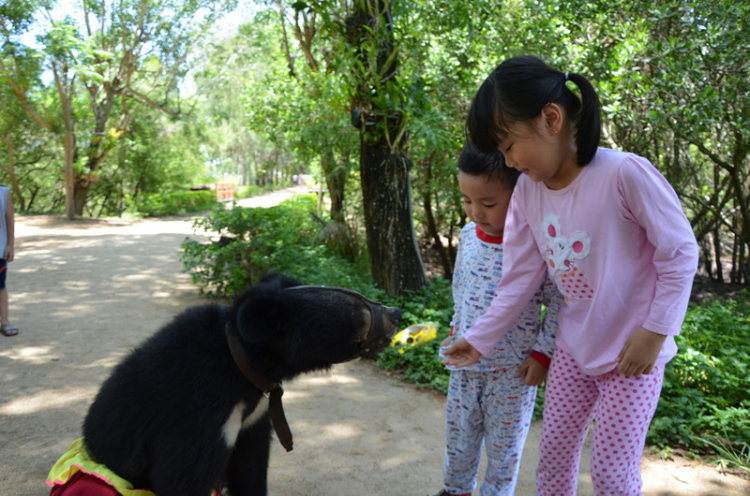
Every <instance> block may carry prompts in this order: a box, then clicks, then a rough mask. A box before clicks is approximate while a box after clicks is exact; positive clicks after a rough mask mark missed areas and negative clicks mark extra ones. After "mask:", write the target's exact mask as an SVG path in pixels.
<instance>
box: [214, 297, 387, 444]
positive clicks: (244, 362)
mask: <svg viewBox="0 0 750 496" xmlns="http://www.w3.org/2000/svg"><path fill="white" fill-rule="evenodd" d="M286 289H325V290H328V291H338V292H339V293H344V294H347V295H349V296H352V297H354V298H357V299H358V300H361V301H362V302H363V303H364V304H365V306H366V307H367V309H368V310H369V312H370V329H369V331H368V333H367V335H368V336H370V339H369V340H365V341H362V343H361V344H360V346H359V349H357V350H356V351H354V353H352V354H351V355H350V356H348V357H346V358H345V359H343V360H341V362H346V361H348V360H351V359H353V358H356V357H358V356H360V355H361V354H362V353H367V352H369V351H370V346H372V345H374V344H375V343H377V342H378V341H380V340H382V339H388V337H386V333H385V332H384V327H385V324H384V319H383V305H381V304H380V303H377V302H374V301H372V300H369V299H367V298H365V297H364V296H362V295H361V294H359V293H357V292H356V291H352V290H351V289H346V288H338V287H329V286H292V287H290V288H286ZM224 332H225V334H226V336H227V343H228V344H229V351H230V352H231V354H232V358H233V359H234V363H236V364H237V367H238V368H239V369H240V371H241V372H242V374H243V375H244V376H245V378H246V379H247V380H248V381H250V384H252V385H253V386H255V387H256V388H258V389H260V390H261V391H262V392H263V395H264V396H265V397H266V398H268V410H269V413H270V414H271V423H272V424H273V428H274V430H275V431H276V435H277V436H278V438H279V441H280V442H281V444H282V446H284V449H286V450H287V451H292V431H291V429H290V428H289V423H288V422H287V421H286V416H285V415H284V407H283V405H282V404H281V397H282V396H283V395H284V389H282V387H281V384H279V383H277V382H270V381H268V380H266V379H265V378H264V377H263V376H261V375H260V374H258V373H257V372H255V371H254V370H253V368H252V367H251V366H250V363H249V361H248V359H247V354H246V353H245V349H244V348H243V347H242V341H241V340H240V336H239V334H237V330H236V329H235V328H234V327H233V326H232V325H230V323H229V322H227V324H226V326H225V327H224Z"/></svg>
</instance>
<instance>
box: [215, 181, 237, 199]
mask: <svg viewBox="0 0 750 496" xmlns="http://www.w3.org/2000/svg"><path fill="white" fill-rule="evenodd" d="M214 189H215V190H216V201H223V200H234V190H235V189H236V185H235V184H234V183H214Z"/></svg>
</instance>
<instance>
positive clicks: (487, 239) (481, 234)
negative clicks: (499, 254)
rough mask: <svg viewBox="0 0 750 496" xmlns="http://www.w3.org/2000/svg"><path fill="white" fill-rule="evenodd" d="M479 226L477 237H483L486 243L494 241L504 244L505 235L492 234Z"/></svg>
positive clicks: (493, 242) (497, 243) (494, 242)
mask: <svg viewBox="0 0 750 496" xmlns="http://www.w3.org/2000/svg"><path fill="white" fill-rule="evenodd" d="M476 227H477V238H479V239H481V240H482V241H484V242H485V243H492V244H495V245H501V244H503V237H502V236H490V235H489V234H487V233H486V232H484V231H482V230H481V229H479V226H476Z"/></svg>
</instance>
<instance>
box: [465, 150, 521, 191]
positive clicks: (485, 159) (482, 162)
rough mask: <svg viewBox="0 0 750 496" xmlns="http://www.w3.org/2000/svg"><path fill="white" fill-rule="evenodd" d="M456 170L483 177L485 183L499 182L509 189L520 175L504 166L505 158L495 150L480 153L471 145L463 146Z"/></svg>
mask: <svg viewBox="0 0 750 496" xmlns="http://www.w3.org/2000/svg"><path fill="white" fill-rule="evenodd" d="M458 170H460V171H461V172H463V173H464V174H468V175H470V176H477V177H483V178H484V179H485V180H486V181H487V182H490V181H501V182H502V183H504V184H505V185H506V186H508V188H509V189H513V188H514V187H515V185H516V182H518V176H520V175H521V172H520V171H518V170H516V169H512V168H510V167H508V166H507V165H505V157H504V156H503V154H502V153H500V152H499V151H498V150H497V149H495V150H494V151H491V152H490V153H482V152H480V151H478V150H477V149H476V148H475V147H474V146H473V145H472V144H471V143H467V144H466V145H465V146H464V149H463V151H462V152H461V155H460V156H459V157H458Z"/></svg>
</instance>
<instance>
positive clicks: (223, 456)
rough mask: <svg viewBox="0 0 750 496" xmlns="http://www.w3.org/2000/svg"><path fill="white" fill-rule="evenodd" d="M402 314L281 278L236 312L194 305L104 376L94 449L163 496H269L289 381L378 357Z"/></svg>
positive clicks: (87, 433) (264, 284)
mask: <svg viewBox="0 0 750 496" xmlns="http://www.w3.org/2000/svg"><path fill="white" fill-rule="evenodd" d="M400 314H401V312H400V310H399V309H397V308H389V307H384V306H381V305H380V304H378V303H375V302H372V301H370V300H368V299H366V298H364V297H363V296H361V295H360V294H359V293H356V292H354V291H350V290H346V289H342V288H332V287H325V286H303V285H300V283H298V282H297V281H295V280H294V279H291V278H289V277H286V276H283V275H280V274H270V275H267V276H265V277H264V278H263V279H262V280H261V281H260V282H259V283H258V284H257V285H256V286H254V287H253V288H252V289H250V290H249V291H248V292H247V293H245V294H243V295H242V296H240V297H239V298H237V300H236V301H235V302H234V304H233V305H232V306H231V307H228V306H222V305H219V304H207V305H203V306H198V307H193V308H190V309H188V310H186V311H185V312H183V313H181V314H179V315H178V316H177V317H175V319H174V320H173V321H172V322H171V323H169V324H168V325H166V326H165V327H163V328H162V329H161V330H159V331H158V332H157V333H156V334H154V335H153V336H152V337H151V338H149V339H148V340H146V341H145V342H144V343H143V344H141V345H140V346H139V347H138V348H136V349H135V350H134V351H133V352H132V353H131V354H130V355H129V356H128V357H126V358H125V359H124V360H123V362H122V363H120V364H119V365H118V366H117V367H116V368H115V369H114V371H113V373H112V375H111V376H110V377H109V378H108V379H107V380H106V381H105V382H104V384H103V385H102V387H101V389H100V391H99V393H98V394H97V396H96V398H95V399H94V402H93V404H92V405H91V407H90V409H89V412H88V414H87V416H86V419H85V421H84V425H83V445H84V446H85V451H86V454H87V456H90V458H91V459H92V460H94V461H95V462H97V463H98V464H101V465H105V466H106V468H107V469H109V470H111V471H112V472H114V473H115V474H116V475H117V476H119V477H121V478H123V479H125V480H126V481H127V482H129V483H130V484H132V486H133V487H134V488H135V489H147V490H151V491H153V492H154V493H155V494H156V495H157V496H171V495H174V496H193V495H194V496H209V495H210V494H211V492H212V491H217V492H218V491H220V490H221V488H222V487H224V488H227V489H228V491H229V494H231V495H232V496H251V495H253V496H254V495H265V494H267V477H266V473H267V470H268V457H269V451H270V443H271V433H272V426H273V427H274V428H276V432H277V435H278V437H279V440H280V441H281V442H282V444H284V446H285V447H286V448H287V450H290V449H291V433H290V431H289V429H288V426H287V425H286V421H285V419H284V415H283V410H281V393H282V390H281V388H280V384H281V383H282V382H283V381H285V380H288V379H292V378H293V377H295V376H298V375H300V374H302V373H305V372H311V371H314V370H320V369H327V368H329V367H330V366H331V365H333V364H335V363H341V362H345V361H348V360H352V359H354V358H357V357H362V356H373V355H375V354H376V353H378V352H379V351H381V350H382V349H383V348H385V347H386V346H387V345H388V344H389V343H390V340H391V337H392V336H393V335H394V334H395V331H396V330H397V325H398V322H399V319H400ZM58 463H59V462H58ZM57 489H58V490H59V489H61V488H60V487H57ZM54 491H55V488H54V487H53V492H54ZM72 492H74V491H72ZM55 494H65V493H64V491H63V492H59V491H58V492H57V493H55Z"/></svg>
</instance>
